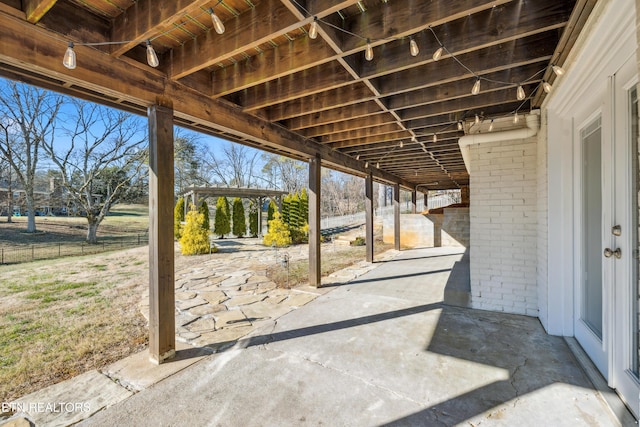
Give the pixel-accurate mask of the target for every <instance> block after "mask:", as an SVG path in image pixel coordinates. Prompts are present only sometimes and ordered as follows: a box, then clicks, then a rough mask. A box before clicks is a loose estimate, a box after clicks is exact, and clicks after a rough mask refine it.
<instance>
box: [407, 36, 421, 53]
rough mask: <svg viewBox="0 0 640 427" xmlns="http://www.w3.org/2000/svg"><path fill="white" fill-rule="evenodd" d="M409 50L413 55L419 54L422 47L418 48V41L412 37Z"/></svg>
mask: <svg viewBox="0 0 640 427" xmlns="http://www.w3.org/2000/svg"><path fill="white" fill-rule="evenodd" d="M409 52H410V53H411V56H418V54H419V53H420V49H419V48H418V43H416V41H415V40H414V39H413V37H411V41H410V42H409Z"/></svg>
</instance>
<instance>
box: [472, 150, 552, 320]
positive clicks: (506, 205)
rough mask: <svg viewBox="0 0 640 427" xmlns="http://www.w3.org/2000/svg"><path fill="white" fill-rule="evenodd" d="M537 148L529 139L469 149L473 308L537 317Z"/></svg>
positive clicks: (538, 171) (538, 169)
mask: <svg viewBox="0 0 640 427" xmlns="http://www.w3.org/2000/svg"><path fill="white" fill-rule="evenodd" d="M537 145H538V144H537V139H536V138H529V139H527V140H516V141H504V142H493V143H484V144H479V145H472V146H471V152H470V154H471V174H470V190H471V191H470V192H471V208H470V229H471V230H470V235H471V245H470V251H471V258H470V269H471V304H472V307H474V308H478V309H483V310H492V311H503V312H508V313H516V314H525V315H529V316H536V317H537V316H538V287H537V276H538V271H537V265H538V261H539V260H538V258H539V254H538V249H537V247H538V234H539V228H540V227H539V223H538V218H539V215H538V203H539V201H538V199H539V197H541V194H540V193H541V190H540V188H539V178H540V173H541V171H540V166H539V162H538V157H539V152H538V147H537ZM545 173H546V172H545ZM545 179H546V178H545Z"/></svg>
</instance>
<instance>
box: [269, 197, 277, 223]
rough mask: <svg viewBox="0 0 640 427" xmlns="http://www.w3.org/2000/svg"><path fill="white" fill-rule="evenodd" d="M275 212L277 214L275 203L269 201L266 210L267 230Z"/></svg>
mask: <svg viewBox="0 0 640 427" xmlns="http://www.w3.org/2000/svg"><path fill="white" fill-rule="evenodd" d="M276 212H278V207H277V206H276V202H274V201H273V199H271V200H270V201H269V207H268V208H267V229H268V228H269V223H270V222H271V220H272V219H273V215H274V213H276Z"/></svg>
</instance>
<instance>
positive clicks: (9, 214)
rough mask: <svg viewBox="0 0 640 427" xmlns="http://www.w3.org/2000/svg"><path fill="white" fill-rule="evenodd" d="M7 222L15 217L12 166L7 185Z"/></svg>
mask: <svg viewBox="0 0 640 427" xmlns="http://www.w3.org/2000/svg"><path fill="white" fill-rule="evenodd" d="M7 187H8V188H7V222H8V223H11V217H13V187H12V186H11V166H9V185H7Z"/></svg>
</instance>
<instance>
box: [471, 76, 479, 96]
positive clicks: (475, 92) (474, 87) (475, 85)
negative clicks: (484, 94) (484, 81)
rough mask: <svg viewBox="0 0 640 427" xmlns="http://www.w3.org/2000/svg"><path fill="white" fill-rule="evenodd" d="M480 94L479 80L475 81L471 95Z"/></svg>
mask: <svg viewBox="0 0 640 427" xmlns="http://www.w3.org/2000/svg"><path fill="white" fill-rule="evenodd" d="M479 93H480V78H477V79H476V82H475V83H474V84H473V87H472V88H471V95H477V94H479Z"/></svg>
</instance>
